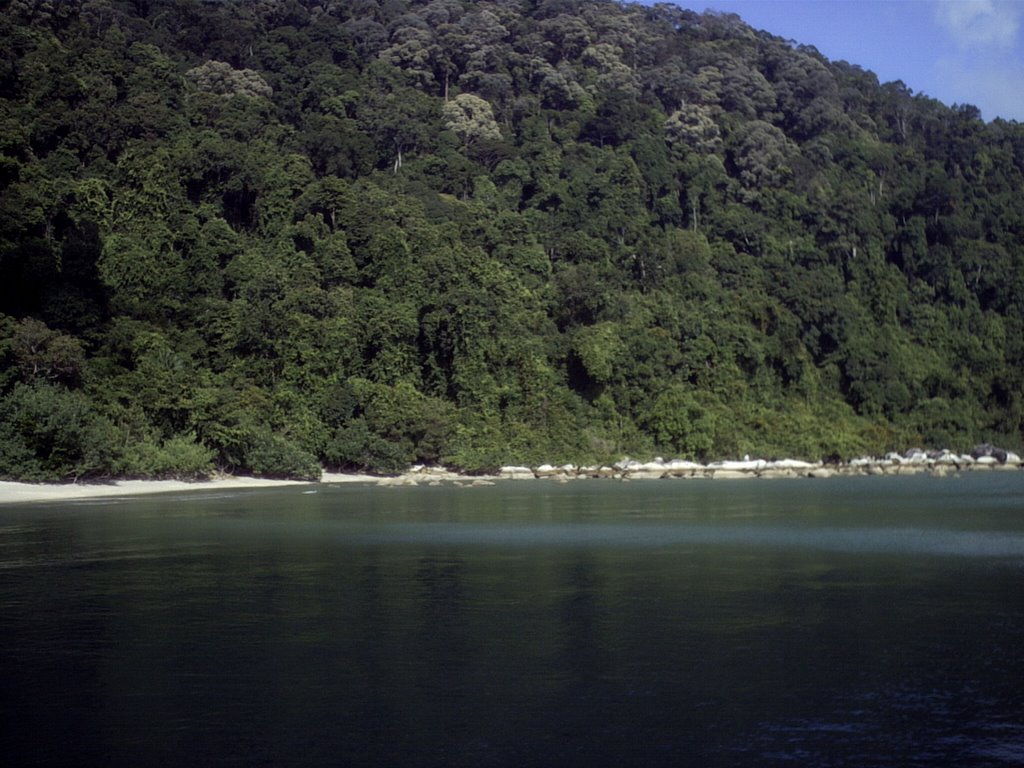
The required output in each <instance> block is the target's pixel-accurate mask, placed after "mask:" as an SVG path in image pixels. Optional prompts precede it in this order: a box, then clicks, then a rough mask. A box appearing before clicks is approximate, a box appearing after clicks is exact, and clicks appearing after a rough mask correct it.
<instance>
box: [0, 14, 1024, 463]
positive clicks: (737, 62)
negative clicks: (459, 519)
mask: <svg viewBox="0 0 1024 768" xmlns="http://www.w3.org/2000/svg"><path fill="white" fill-rule="evenodd" d="M0 14H2V15H0V40H2V41H3V42H4V45H3V46H0V99H2V101H0V275H2V277H3V280H2V281H0V476H2V477H5V478H24V479H47V478H70V477H79V476H102V475H135V476H186V477H187V476H197V475H202V474H205V473H208V472H211V471H213V470H214V469H222V470H228V471H237V472H250V473H255V474H260V475H267V476H275V475H278V476H279V475H287V476H297V477H314V476H316V475H317V473H318V471H319V467H320V466H321V465H325V466H329V467H333V468H348V469H355V468H359V469H370V470H377V471H389V470H394V469H396V468H400V467H402V466H404V465H406V464H408V463H410V462H428V463H446V464H450V465H453V466H456V467H459V468H463V469H468V470H474V469H482V468H487V467H493V466H496V465H498V464H502V463H525V462H540V461H544V460H546V461H599V460H604V459H608V458H613V457H614V458H617V457H619V456H621V455H622V454H623V453H632V454H634V455H651V454H654V453H656V452H657V453H663V454H666V455H667V454H672V455H681V456H684V457H690V458H701V459H707V458H715V457H723V456H737V455H742V454H744V453H751V454H758V455H764V456H772V455H780V454H790V455H794V456H800V457H804V458H812V459H813V458H819V457H822V456H827V455H832V454H838V455H840V456H844V457H846V456H850V455H852V454H855V453H860V452H881V451H884V450H888V449H892V448H904V447H906V446H908V445H913V444H923V445H927V446H935V447H951V448H961V449H962V448H964V447H967V446H969V445H972V444H973V443H975V442H978V441H981V440H990V441H992V442H1000V443H1003V444H1006V445H1008V446H1010V447H1018V446H1020V445H1021V430H1022V425H1024V421H1022V420H1024V411H1022V404H1024V401H1022V397H1024V386H1022V385H1024V311H1022V310H1024V209H1022V208H1021V206H1020V190H1021V189H1024V126H1021V125H1019V124H1017V123H1007V122H1003V121H999V120H997V121H995V122H992V123H988V124H986V123H984V122H983V121H982V120H981V119H980V117H979V114H978V111H977V110H976V109H975V108H973V107H970V106H959V107H952V108H951V107H947V106H944V105H942V104H939V103H937V102H935V101H933V100H931V99H928V98H926V97H924V96H921V95H916V96H915V95H913V94H912V93H911V92H910V91H909V90H908V89H906V88H905V87H904V86H903V85H902V84H901V83H888V84H884V85H882V84H879V83H878V81H877V78H876V77H875V76H874V75H873V74H871V73H870V72H867V71H864V70H862V69H860V68H858V67H856V66H853V65H850V64H847V63H844V62H838V63H837V62H829V61H827V60H826V59H824V58H823V57H822V56H821V55H819V54H818V52H817V51H815V50H814V49H812V48H806V47H802V46H795V45H794V44H792V43H790V42H787V41H784V40H781V39H778V38H774V37H772V36H770V35H767V34H764V33H758V32H755V31H753V30H752V29H750V28H749V27H747V26H746V25H744V24H743V23H742V22H741V21H740V20H739V19H738V18H737V17H735V16H723V15H716V14H697V13H693V12H690V11H686V10H680V9H678V8H676V7H674V6H671V5H668V4H660V5H656V6H654V7H642V6H638V5H631V4H621V3H615V2H608V1H606V0H585V1H583V0H543V1H540V2H525V1H523V2H507V1H499V0H494V1H492V2H467V1H465V0H433V1H432V2H414V1H413V0H380V2H376V1H375V0H365V1H361V2H336V1H333V0H301V1H300V0H258V1H257V2H239V1H235V0H222V1H221V2H215V1H214V0H204V1H200V0H134V1H132V2H129V1H128V0H69V1H68V2H60V3H56V2H49V1H48V0H12V2H9V3H7V4H6V6H5V8H4V10H3V11H2V12H0Z"/></svg>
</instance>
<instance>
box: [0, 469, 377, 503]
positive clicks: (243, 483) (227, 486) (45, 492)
mask: <svg viewBox="0 0 1024 768" xmlns="http://www.w3.org/2000/svg"><path fill="white" fill-rule="evenodd" d="M379 479H380V478H378V477H374V476H372V475H349V474H341V473H337V472H325V473H324V474H323V476H322V477H321V478H320V482H321V483H375V482H377V481H378V480H379ZM288 485H309V483H307V482H305V481H302V480H267V479H264V478H258V477H218V478H214V479H211V480H201V481H197V482H185V481H183V480H112V481H110V482H105V483H103V482H93V483H87V482H81V483H11V482H5V481H0V504H21V503H25V502H32V501H76V500H79V499H91V498H109V497H114V496H143V495H148V494H153V493H170V492H175V491H211V490H214V491H216V490H231V489H237V488H274V487H284V486H288Z"/></svg>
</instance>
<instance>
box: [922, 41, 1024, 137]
mask: <svg viewBox="0 0 1024 768" xmlns="http://www.w3.org/2000/svg"><path fill="white" fill-rule="evenodd" d="M935 72H936V74H937V75H938V76H939V78H940V79H941V80H942V81H943V82H944V83H945V87H946V91H947V93H946V94H944V100H948V101H949V102H956V103H958V104H973V105H975V106H976V107H978V108H979V109H981V112H982V116H983V117H984V118H985V119H986V120H992V119H994V118H996V117H1002V118H1004V119H1006V120H1016V121H1018V122H1024V89H1022V88H1021V83H1022V82H1024V65H1022V64H1021V63H1020V62H1019V61H1009V60H1007V61H1003V62H998V63H997V62H993V61H977V60H974V61H972V60H970V59H969V57H966V56H952V57H947V58H943V59H940V60H939V61H937V62H936V64H935Z"/></svg>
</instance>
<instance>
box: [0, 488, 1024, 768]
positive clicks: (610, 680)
mask: <svg viewBox="0 0 1024 768" xmlns="http://www.w3.org/2000/svg"><path fill="white" fill-rule="evenodd" d="M886 480H887V479H886V478H881V479H871V480H865V481H864V482H860V481H857V480H851V481H846V480H840V481H836V482H833V481H829V482H827V483H821V484H814V483H810V482H799V483H786V482H778V483H776V482H771V483H747V482H740V483H728V482H726V483H722V482H718V481H715V482H693V483H687V482H679V483H664V484H663V483H645V484H640V483H634V484H631V485H629V486H624V485H617V484H612V483H581V484H577V485H572V486H568V487H560V486H547V485H544V484H541V483H524V484H504V485H499V486H496V487H494V488H482V489H472V490H469V489H466V490H456V489H450V488H417V489H411V490H406V489H377V488H362V487H344V488H328V487H323V488H319V489H317V490H318V493H316V494H309V493H304V491H305V490H306V489H303V488H301V487H296V488H293V489H287V490H281V491H261V492H244V493H238V494H226V495H221V494H217V495H216V496H214V495H212V494H209V495H207V494H203V495H197V494H191V495H190V494H181V495H175V496H170V497H151V498H147V499H139V500H133V501H125V500H121V502H122V503H119V504H116V505H110V506H102V505H101V506H95V505H89V506H86V505H73V506H72V507H71V508H68V507H66V506H60V505H42V506H33V507H9V508H0V633H2V635H0V636H2V637H3V638H4V642H3V643H2V644H0V674H2V675H3V679H4V681H5V694H4V696H5V711H4V717H5V723H6V724H7V725H6V726H5V729H4V735H3V736H0V747H2V749H3V754H4V755H5V756H6V757H5V762H6V763H7V764H19V765H20V764H33V763H35V764H41V765H46V764H51V765H59V764H69V763H73V764H80V765H81V764H104V765H142V764H145V765H161V764H172V763H173V764H176V765H177V764H187V765H194V764H196V765H202V764H218V765H221V764H232V763H235V764H239V765H253V764H267V765H289V764H303V765H356V766H358V765H382V764H397V765H473V766H476V765H585V764H590V765H613V764H614V765H709V766H734V765H808V764H813V765H819V766H825V765H844V766H849V765H864V766H867V765H872V766H876V765H901V766H903V765H908V766H912V765H922V766H923V765H946V764H957V765H1004V764H1007V765H1008V764H1014V763H1019V762H1020V761H1021V759H1022V757H1024V725H1022V723H1024V694H1022V692H1021V691H1022V689H1021V687H1020V685H1019V683H1018V681H1019V680H1021V679H1024V674H1022V672H1024V669H1022V668H1024V656H1022V654H1021V653H1020V648H1021V642H1022V640H1024V594H1022V589H1021V586H1020V584H1021V565H1022V563H1024V519H1022V517H1024V516H1022V512H1024V503H1022V501H1024V481H1022V479H1021V478H1020V477H1018V476H1016V475H1007V476H989V477H982V478H975V477H966V478H963V479H962V480H957V481H934V480H930V479H920V480H916V479H906V478H901V479H898V480H897V481H896V482H895V483H894V482H886Z"/></svg>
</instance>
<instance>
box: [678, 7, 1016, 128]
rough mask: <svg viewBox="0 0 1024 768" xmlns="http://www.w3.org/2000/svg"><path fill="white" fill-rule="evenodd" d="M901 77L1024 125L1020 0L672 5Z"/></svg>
mask: <svg viewBox="0 0 1024 768" xmlns="http://www.w3.org/2000/svg"><path fill="white" fill-rule="evenodd" d="M675 2H676V3H677V4H678V5H680V6H682V7H684V8H691V9H692V10H695V11H703V10H707V9H710V10H716V11H724V12H730V13H736V14H739V15H740V16H741V17H742V18H743V20H744V21H746V22H747V23H748V24H749V25H750V26H752V27H754V28H755V29H764V30H767V31H768V32H771V33H772V34H774V35H778V36H779V37H783V38H787V39H792V40H795V41H797V42H798V43H802V44H805V45H813V46H814V47H815V48H817V49H818V50H819V51H821V53H822V54H824V55H825V56H826V57H828V58H829V59H831V60H833V61H836V60H840V59H845V60H846V61H848V62H850V63H851V64H858V65H860V66H861V67H863V68H864V69H869V70H871V71H872V72H874V73H875V74H876V75H878V79H879V80H880V81H881V82H883V83H884V82H888V81H891V80H902V81H903V82H904V83H905V84H906V85H907V86H908V87H909V88H911V89H912V90H913V91H914V93H923V94H926V95H927V96H930V97H932V98H935V99H938V100H939V101H942V102H944V103H945V104H973V105H974V106H976V107H978V108H979V109H980V110H981V112H982V116H983V117H984V118H985V119H986V120H992V119H994V118H996V117H1002V118H1004V119H1006V120H1017V121H1020V122H1024V0H675Z"/></svg>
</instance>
